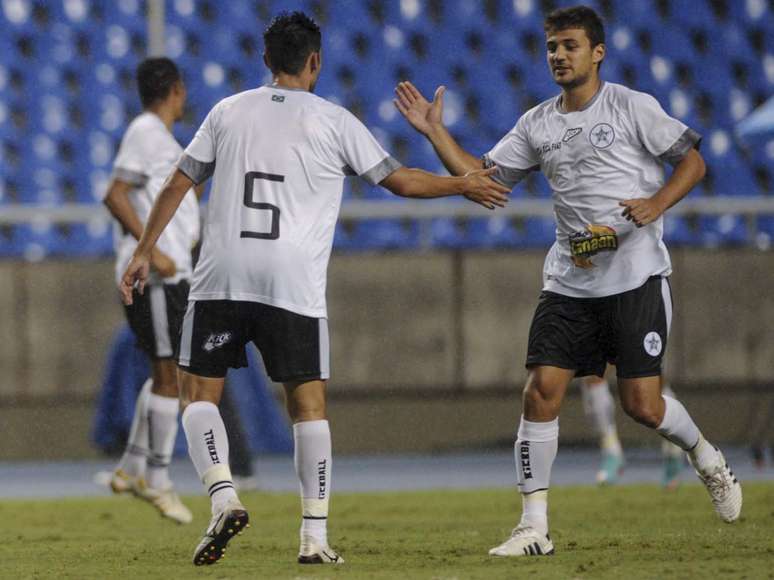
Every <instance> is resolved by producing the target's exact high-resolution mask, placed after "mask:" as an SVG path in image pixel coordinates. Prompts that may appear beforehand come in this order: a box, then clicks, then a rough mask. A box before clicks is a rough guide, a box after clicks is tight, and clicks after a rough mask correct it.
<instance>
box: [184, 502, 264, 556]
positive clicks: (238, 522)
mask: <svg viewBox="0 0 774 580" xmlns="http://www.w3.org/2000/svg"><path fill="white" fill-rule="evenodd" d="M249 527H250V516H249V515H248V514H247V510H246V509H245V506H243V505H242V504H241V503H240V502H239V500H232V501H230V502H229V503H227V504H226V507H224V508H223V510H222V511H220V512H218V513H216V514H215V515H214V516H212V520H210V525H209V526H208V527H207V531H206V532H204V537H203V538H202V539H201V541H200V542H199V545H198V546H196V550H194V555H193V563H194V565H196V566H208V565H210V564H214V563H215V562H217V561H218V560H220V559H221V558H223V556H224V554H225V553H226V546H227V545H228V543H229V541H230V540H231V539H232V538H233V537H234V536H236V535H238V534H241V533H242V530H244V529H245V528H249Z"/></svg>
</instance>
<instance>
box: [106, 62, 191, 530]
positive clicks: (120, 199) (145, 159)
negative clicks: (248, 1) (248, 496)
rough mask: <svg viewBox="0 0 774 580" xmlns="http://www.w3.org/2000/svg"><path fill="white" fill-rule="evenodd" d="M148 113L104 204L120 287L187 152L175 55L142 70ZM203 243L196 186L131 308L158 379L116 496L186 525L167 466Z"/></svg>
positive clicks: (138, 413) (132, 132) (141, 411)
mask: <svg viewBox="0 0 774 580" xmlns="http://www.w3.org/2000/svg"><path fill="white" fill-rule="evenodd" d="M137 87H138V89H139V93H140V100H141V101H142V106H143V112H142V113H141V114H140V115H138V116H137V117H136V118H135V119H134V120H133V121H132V122H131V123H130V124H129V127H128V128H127V129H126V133H125V134H124V137H123V139H122V140H121V146H120V147H119V150H118V154H117V156H116V159H115V162H114V164H113V165H114V169H113V178H112V181H111V183H110V186H109V188H108V190H107V192H106V194H105V198H104V203H105V205H106V206H107V208H108V210H109V211H110V213H111V214H112V215H113V217H114V218H115V219H116V221H117V222H118V226H119V227H118V228H117V230H116V236H115V249H116V255H117V258H116V276H117V280H118V281H119V282H120V280H121V274H123V272H124V270H125V269H126V266H127V265H128V264H129V260H130V259H131V257H132V254H133V252H134V250H135V248H136V247H137V240H139V239H140V236H141V235H142V231H143V227H144V225H143V224H144V223H145V221H146V220H147V219H148V215H149V214H150V211H151V207H152V206H153V202H154V200H155V199H156V196H157V195H158V193H159V191H160V190H161V186H162V185H163V183H164V180H165V179H166V177H167V175H168V174H169V172H170V171H171V170H172V168H173V167H174V164H175V163H176V162H177V160H178V158H179V157H180V154H181V153H182V151H183V149H182V147H180V145H179V144H178V142H177V141H176V140H175V138H174V136H173V135H172V133H171V129H172V125H173V124H174V123H175V121H177V120H178V119H180V117H181V116H182V114H183V107H184V106H185V100H186V89H185V85H184V84H183V80H182V78H181V77H180V73H179V71H178V69H177V67H176V66H175V63H173V62H172V61H171V60H169V59H168V58H149V59H147V60H145V61H143V62H142V63H140V65H139V66H138V67H137ZM198 238H199V205H198V200H197V197H196V194H195V193H194V191H193V189H191V188H188V189H187V190H186V191H185V192H184V196H183V199H182V203H181V207H180V210H179V211H178V212H177V214H176V215H175V219H174V220H173V221H172V223H171V224H170V226H169V227H168V228H167V229H166V230H165V232H164V234H163V235H162V236H161V238H160V239H159V241H158V244H157V247H156V248H155V249H154V250H153V252H152V254H151V261H150V264H151V268H152V274H151V275H150V278H149V279H148V288H147V291H146V292H145V293H144V294H142V295H139V294H135V300H134V302H133V303H132V304H131V305H129V306H126V309H125V310H126V317H127V320H128V321H129V326H130V327H131V329H132V331H133V332H134V335H135V336H136V338H137V343H138V344H139V346H140V348H142V350H143V351H145V353H146V354H147V355H148V356H149V357H150V359H151V369H152V374H151V377H150V378H149V379H148V380H147V382H146V383H145V384H144V385H143V387H142V389H141V390H140V394H139V396H138V397H137V404H136V406H135V412H134V417H133V420H132V427H131V431H130V433H129V440H128V442H127V446H126V451H125V452H124V455H123V457H122V458H121V461H120V462H119V464H118V466H117V467H116V469H115V471H114V472H113V474H112V476H111V479H110V487H111V488H112V489H113V491H114V492H115V493H126V492H130V493H133V494H134V495H136V496H137V497H139V498H141V499H144V500H146V501H148V502H150V503H151V504H153V505H154V506H155V507H156V508H157V509H158V510H159V511H160V512H161V514H162V515H163V516H165V517H167V518H170V519H172V520H174V521H176V522H178V523H181V524H187V523H190V522H191V519H192V516H191V512H190V511H189V510H188V508H187V507H186V506H185V505H183V503H182V502H181V501H180V498H179V497H178V496H177V494H176V493H175V491H174V488H173V486H172V482H171V481H170V479H169V474H168V470H167V466H168V465H169V462H170V460H171V458H172V451H173V447H174V444H175V436H176V435H177V418H178V409H179V400H178V388H177V367H176V364H175V361H174V358H173V357H174V355H175V348H176V344H177V340H178V335H179V332H180V326H181V324H182V320H183V315H184V314H185V308H186V304H187V300H188V288H189V280H190V278H191V273H192V272H191V250H192V248H193V246H194V245H195V244H196V242H197V240H198Z"/></svg>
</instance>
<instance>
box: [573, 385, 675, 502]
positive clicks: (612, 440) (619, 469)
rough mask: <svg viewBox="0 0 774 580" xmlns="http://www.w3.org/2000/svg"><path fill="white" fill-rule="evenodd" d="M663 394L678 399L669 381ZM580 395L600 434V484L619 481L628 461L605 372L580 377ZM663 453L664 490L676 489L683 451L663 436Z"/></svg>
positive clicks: (589, 416)
mask: <svg viewBox="0 0 774 580" xmlns="http://www.w3.org/2000/svg"><path fill="white" fill-rule="evenodd" d="M661 393H662V394H663V395H665V396H667V397H671V398H673V399H674V398H675V395H674V392H673V391H672V389H671V388H670V387H669V385H668V384H666V383H665V384H664V386H663V388H662V389H661ZM581 397H582V399H583V410H584V412H585V413H586V417H588V419H589V420H590V421H591V423H592V425H593V426H594V429H595V430H596V432H597V434H598V435H599V448H600V451H601V452H602V463H601V465H600V468H599V471H597V476H596V479H597V483H599V484H600V485H612V484H615V483H618V480H619V479H620V477H621V474H622V473H623V469H624V466H625V464H626V461H625V459H624V452H623V447H622V446H621V440H620V439H619V438H618V428H617V426H616V423H615V401H614V400H613V395H612V394H611V393H610V384H609V383H608V382H607V379H605V377H604V375H603V376H596V375H590V376H587V377H583V378H582V379H581ZM661 454H662V456H663V472H662V477H661V484H662V486H663V487H664V488H665V489H668V490H672V489H675V488H676V487H677V486H678V485H679V479H678V476H679V475H680V472H681V471H682V469H683V465H684V459H683V450H682V449H680V448H679V447H678V446H677V445H675V444H674V443H671V442H670V441H668V440H667V439H663V440H662V443H661Z"/></svg>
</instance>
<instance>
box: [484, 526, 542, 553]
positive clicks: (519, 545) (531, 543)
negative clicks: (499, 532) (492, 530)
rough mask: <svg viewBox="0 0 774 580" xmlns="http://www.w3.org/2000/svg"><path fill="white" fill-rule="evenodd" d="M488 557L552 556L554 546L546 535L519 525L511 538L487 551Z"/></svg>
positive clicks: (529, 527)
mask: <svg viewBox="0 0 774 580" xmlns="http://www.w3.org/2000/svg"><path fill="white" fill-rule="evenodd" d="M489 555H490V556H553V555H554V544H553V542H551V537H550V536H549V535H548V534H545V535H543V534H541V533H540V532H538V531H537V530H536V529H535V528H533V527H531V526H522V525H519V526H517V527H515V528H514V529H513V531H512V532H511V537H510V538H508V539H507V540H505V541H504V542H503V543H502V544H500V545H499V546H497V547H496V548H492V549H491V550H489Z"/></svg>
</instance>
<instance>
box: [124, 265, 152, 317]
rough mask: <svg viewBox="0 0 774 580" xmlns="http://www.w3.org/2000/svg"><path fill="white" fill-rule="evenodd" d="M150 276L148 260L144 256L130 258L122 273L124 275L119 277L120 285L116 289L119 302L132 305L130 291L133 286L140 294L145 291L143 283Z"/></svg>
mask: <svg viewBox="0 0 774 580" xmlns="http://www.w3.org/2000/svg"><path fill="white" fill-rule="evenodd" d="M149 274H150V260H149V259H148V258H147V257H145V256H137V255H135V256H132V261H131V262H129V265H128V266H127V267H126V270H125V271H124V275H123V276H122V277H121V283H120V284H119V285H118V289H119V291H120V292H121V300H122V301H123V303H124V304H126V305H127V306H131V304H132V291H133V290H134V287H135V285H137V290H139V292H140V294H142V293H143V291H144V290H145V283H146V282H147V281H148V276H149Z"/></svg>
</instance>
